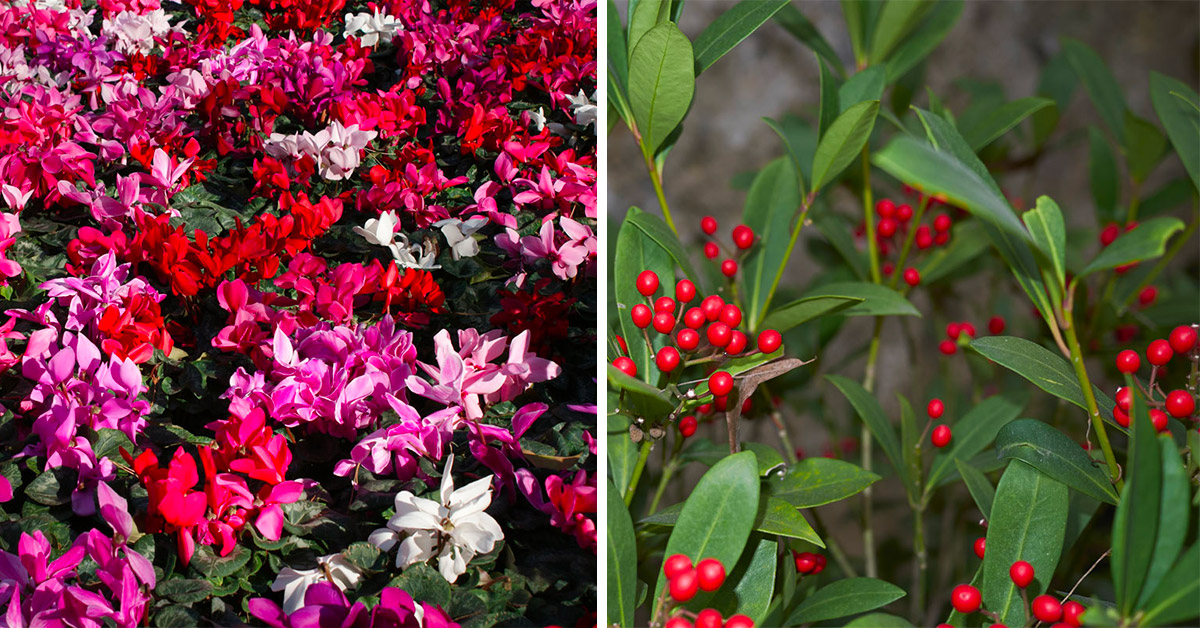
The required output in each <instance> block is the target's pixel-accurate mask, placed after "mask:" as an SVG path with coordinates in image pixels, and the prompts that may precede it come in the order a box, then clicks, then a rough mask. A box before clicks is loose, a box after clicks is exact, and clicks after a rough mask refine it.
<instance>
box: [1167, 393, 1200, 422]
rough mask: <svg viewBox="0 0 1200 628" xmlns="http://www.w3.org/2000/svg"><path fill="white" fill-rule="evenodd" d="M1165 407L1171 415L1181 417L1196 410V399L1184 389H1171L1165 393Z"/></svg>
mask: <svg viewBox="0 0 1200 628" xmlns="http://www.w3.org/2000/svg"><path fill="white" fill-rule="evenodd" d="M1166 408H1167V412H1169V413H1171V416H1173V417H1175V418H1177V419H1182V418H1183V417H1185V416H1190V415H1191V414H1192V413H1193V412H1195V411H1196V400H1195V399H1194V398H1193V397H1192V395H1191V394H1189V393H1188V391H1186V390H1182V389H1180V390H1172V391H1171V392H1169V393H1167V403H1166Z"/></svg>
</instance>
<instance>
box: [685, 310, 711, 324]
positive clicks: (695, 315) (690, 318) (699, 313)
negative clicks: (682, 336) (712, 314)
mask: <svg viewBox="0 0 1200 628" xmlns="http://www.w3.org/2000/svg"><path fill="white" fill-rule="evenodd" d="M707 321H708V318H707V317H706V316H704V310H702V309H700V308H698V307H694V308H691V309H689V310H688V311H687V313H685V314H684V315H683V324H684V325H687V326H688V327H691V328H692V329H700V328H701V327H703V326H704V323H705V322H707Z"/></svg>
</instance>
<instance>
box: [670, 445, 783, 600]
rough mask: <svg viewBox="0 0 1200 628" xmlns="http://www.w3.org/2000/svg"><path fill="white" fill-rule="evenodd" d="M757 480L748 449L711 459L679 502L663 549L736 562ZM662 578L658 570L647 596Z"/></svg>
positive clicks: (753, 508) (695, 558) (754, 506)
mask: <svg viewBox="0 0 1200 628" xmlns="http://www.w3.org/2000/svg"><path fill="white" fill-rule="evenodd" d="M758 483H759V480H758V465H757V463H756V462H755V458H754V454H753V453H752V452H749V451H743V452H740V453H736V454H733V455H731V456H728V457H726V458H725V459H723V460H721V461H720V462H718V463H717V464H715V465H713V467H712V468H711V469H709V470H708V472H707V473H705V474H704V476H703V477H701V478H700V481H699V482H698V483H697V484H696V488H695V489H693V490H692V492H691V494H690V495H689V496H688V498H687V501H686V502H684V503H683V507H682V510H681V512H680V513H679V520H678V521H677V522H676V525H675V529H674V530H673V531H672V532H671V537H670V538H669V539H668V540H667V548H666V550H665V554H664V555H666V556H672V555H674V554H683V555H684V556H687V557H688V558H690V559H691V560H692V563H693V564H695V563H696V562H699V561H700V560H701V559H703V558H716V559H717V560H719V561H721V562H722V563H723V564H726V565H734V564H737V562H738V559H739V557H741V555H742V548H744V547H745V545H746V540H747V539H748V538H750V531H751V530H752V529H753V527H754V519H755V515H756V514H757V513H758V500H759V485H758ZM665 584H666V576H664V575H663V574H662V572H661V571H660V572H659V574H658V583H657V584H656V585H655V586H654V596H653V597H652V598H650V599H653V600H657V599H658V596H659V593H660V592H661V591H662V588H663V586H664V585H665Z"/></svg>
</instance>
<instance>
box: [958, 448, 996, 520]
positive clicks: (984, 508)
mask: <svg viewBox="0 0 1200 628" xmlns="http://www.w3.org/2000/svg"><path fill="white" fill-rule="evenodd" d="M954 466H955V467H957V468H958V475H959V477H961V478H962V479H963V483H964V484H966V485H967V492H969V493H970V494H971V499H972V500H974V501H975V505H976V506H977V507H978V508H979V512H980V513H981V514H982V515H983V518H984V519H991V518H992V503H993V502H995V501H996V489H995V488H994V487H993V486H992V483H991V482H990V481H989V480H988V479H987V476H986V475H984V474H983V472H982V471H980V470H979V469H976V468H975V467H974V466H972V465H971V464H970V463H968V462H965V461H963V460H957V459H956V460H955V461H954Z"/></svg>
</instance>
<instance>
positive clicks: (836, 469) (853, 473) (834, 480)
mask: <svg viewBox="0 0 1200 628" xmlns="http://www.w3.org/2000/svg"><path fill="white" fill-rule="evenodd" d="M879 479H880V478H879V476H878V475H876V474H874V473H871V472H870V471H867V470H866V469H863V468H862V467H860V466H858V465H855V464H851V463H849V462H845V461H842V460H836V459H833V458H805V459H804V460H801V461H800V462H797V463H796V464H794V465H792V467H791V468H789V469H788V470H787V473H786V474H784V475H783V477H778V476H771V477H768V478H767V479H766V480H764V481H763V485H764V488H765V490H766V492H767V494H768V495H770V496H771V498H772V499H778V500H782V501H785V502H787V503H789V504H791V505H792V506H793V507H795V508H815V507H817V506H824V505H825V504H830V503H833V502H836V501H839V500H843V499H846V498H847V497H851V496H854V495H857V494H859V493H861V492H862V491H863V490H865V489H866V488H867V487H868V486H870V485H872V484H874V483H875V482H878V481H879Z"/></svg>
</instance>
